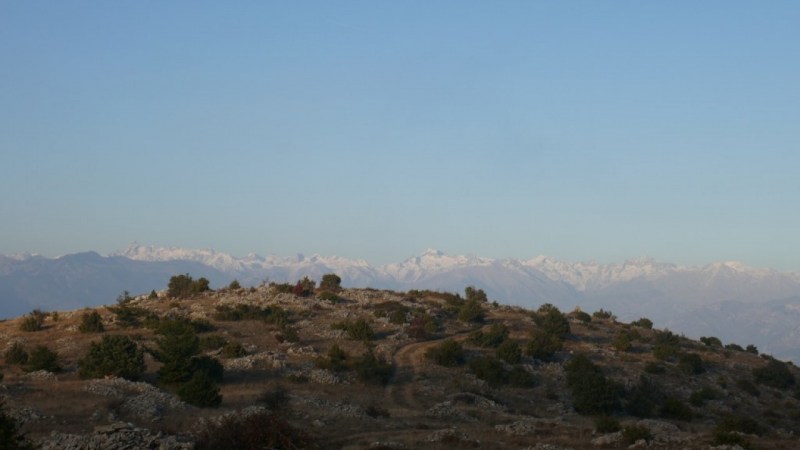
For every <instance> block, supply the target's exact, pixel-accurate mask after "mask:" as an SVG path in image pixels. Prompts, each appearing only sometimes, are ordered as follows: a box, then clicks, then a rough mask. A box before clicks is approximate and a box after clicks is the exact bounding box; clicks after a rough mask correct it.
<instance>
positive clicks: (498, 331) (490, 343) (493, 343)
mask: <svg viewBox="0 0 800 450" xmlns="http://www.w3.org/2000/svg"><path fill="white" fill-rule="evenodd" d="M507 338H508V327H506V326H505V325H504V324H502V323H499V322H498V323H493V324H492V326H491V327H490V328H489V331H487V332H486V333H484V332H483V331H481V330H478V331H475V332H473V333H471V334H470V335H469V343H470V344H474V345H478V346H481V347H498V346H500V344H502V343H503V342H504V341H505V340H506V339H507Z"/></svg>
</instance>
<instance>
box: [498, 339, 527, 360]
mask: <svg viewBox="0 0 800 450" xmlns="http://www.w3.org/2000/svg"><path fill="white" fill-rule="evenodd" d="M497 357H498V358H500V359H502V360H503V361H505V362H507V363H509V364H518V363H519V362H520V361H521V360H522V350H521V349H520V348H519V344H517V343H516V342H514V341H512V340H507V341H505V342H503V343H502V344H500V346H499V347H497Z"/></svg>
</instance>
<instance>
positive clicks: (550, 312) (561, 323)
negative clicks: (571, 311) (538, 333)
mask: <svg viewBox="0 0 800 450" xmlns="http://www.w3.org/2000/svg"><path fill="white" fill-rule="evenodd" d="M532 318H533V321H534V322H535V323H536V325H538V326H539V327H541V328H542V330H544V332H545V333H548V334H552V335H554V336H558V337H562V336H564V335H567V334H569V332H570V330H569V320H567V316H565V315H564V314H563V313H562V312H561V311H559V310H558V308H556V307H555V306H553V305H551V304H549V303H545V304H543V305H542V306H540V307H539V309H538V310H537V311H536V312H535V313H534V314H533V315H532Z"/></svg>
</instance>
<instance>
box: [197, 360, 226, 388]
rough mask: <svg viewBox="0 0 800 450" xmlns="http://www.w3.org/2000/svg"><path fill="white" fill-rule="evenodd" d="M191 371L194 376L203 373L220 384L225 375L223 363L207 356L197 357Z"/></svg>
mask: <svg viewBox="0 0 800 450" xmlns="http://www.w3.org/2000/svg"><path fill="white" fill-rule="evenodd" d="M190 370H191V372H192V374H193V375H194V374H196V373H197V372H203V373H205V374H206V375H208V377H209V378H211V379H212V380H214V381H216V382H218V383H219V382H221V381H222V378H223V376H224V374H225V368H224V367H223V366H222V363H221V362H219V360H218V359H217V358H213V357H211V356H207V355H202V356H195V357H194V358H192V360H191V369H190Z"/></svg>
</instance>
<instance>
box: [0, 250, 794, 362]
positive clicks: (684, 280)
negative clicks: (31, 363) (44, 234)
mask: <svg viewBox="0 0 800 450" xmlns="http://www.w3.org/2000/svg"><path fill="white" fill-rule="evenodd" d="M331 272H334V273H336V274H338V275H339V276H340V277H342V280H343V284H344V285H345V286H348V287H373V288H379V289H381V288H382V289H394V290H408V289H435V290H446V291H455V292H463V289H464V287H465V286H468V285H474V286H476V287H479V288H481V289H484V290H485V291H486V292H487V294H488V295H489V297H490V298H491V299H493V300H496V301H498V302H500V303H508V304H516V305H521V306H525V307H537V306H538V305H540V304H542V303H545V302H547V303H553V304H555V305H557V306H558V307H560V308H562V309H565V310H570V309H573V308H575V307H581V308H583V309H584V310H587V311H594V310H597V309H600V308H604V309H607V310H609V309H610V310H612V311H613V312H614V313H615V314H617V315H618V316H619V317H620V319H622V320H635V319H637V318H639V317H649V318H651V319H652V320H654V321H655V322H656V323H658V324H660V325H662V326H666V327H669V328H671V329H673V330H674V331H678V332H683V333H685V334H687V335H689V336H692V337H699V336H701V335H708V334H711V333H712V331H713V333H715V335H716V336H718V337H720V338H721V339H723V340H724V341H733V342H737V343H744V344H748V343H754V344H756V345H758V346H759V347H760V348H762V350H764V351H767V352H772V353H774V354H775V355H776V356H782V357H786V358H792V359H795V360H800V350H799V349H800V325H794V324H800V274H798V273H784V272H779V271H776V270H772V269H756V268H751V267H748V266H746V265H745V264H743V263H740V262H734V261H728V262H719V263H712V264H708V265H706V266H702V267H687V266H679V265H675V264H670V263H662V262H657V261H655V260H654V259H652V258H638V259H631V260H628V261H625V262H622V263H613V264H600V263H593V262H577V263H571V262H564V261H559V260H557V259H555V258H552V257H547V256H538V257H535V258H532V259H525V260H522V259H511V258H506V259H492V258H485V257H480V256H475V255H448V254H446V253H444V252H441V251H437V250H432V249H429V250H427V251H425V252H423V253H421V254H419V255H417V256H413V257H411V258H407V259H406V260H404V261H402V262H399V263H392V264H387V265H384V266H373V265H371V264H369V263H368V262H367V261H365V260H361V259H347V258H342V257H338V256H321V255H311V256H304V255H296V256H293V257H281V256H266V257H264V256H260V255H256V254H249V255H246V256H244V257H235V256H232V255H229V254H226V253H222V252H216V251H214V250H209V249H200V250H195V249H183V248H175V247H155V246H144V245H140V244H137V243H134V244H132V245H131V246H129V247H128V248H126V249H125V250H123V251H120V252H117V253H114V254H112V255H108V256H101V255H99V254H97V253H94V252H88V253H79V254H74V255H66V256H63V257H60V258H45V257H42V256H38V255H30V254H19V255H13V256H2V255H0V317H9V316H14V315H19V314H23V313H25V312H28V311H30V310H31V309H32V308H34V307H40V308H43V309H65V308H79V307H82V306H94V305H99V304H109V303H113V301H114V299H115V298H116V296H117V295H119V293H121V292H122V290H129V291H130V292H132V293H144V292H149V291H150V290H151V289H156V290H159V289H163V288H165V287H166V284H167V281H168V280H169V277H170V276H172V275H174V274H178V273H190V274H192V275H193V276H195V277H200V276H204V277H206V278H208V279H209V280H211V284H212V286H214V287H220V286H224V285H226V284H227V283H229V282H230V281H231V280H233V279H238V280H239V281H240V282H241V283H242V284H243V285H258V284H261V283H263V282H267V281H276V282H286V281H289V282H293V281H296V280H297V279H300V278H302V277H304V276H309V277H311V278H314V279H317V280H318V279H319V278H320V277H321V276H322V275H324V274H326V273H331ZM767 330H768V331H767Z"/></svg>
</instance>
